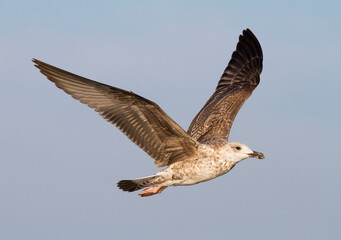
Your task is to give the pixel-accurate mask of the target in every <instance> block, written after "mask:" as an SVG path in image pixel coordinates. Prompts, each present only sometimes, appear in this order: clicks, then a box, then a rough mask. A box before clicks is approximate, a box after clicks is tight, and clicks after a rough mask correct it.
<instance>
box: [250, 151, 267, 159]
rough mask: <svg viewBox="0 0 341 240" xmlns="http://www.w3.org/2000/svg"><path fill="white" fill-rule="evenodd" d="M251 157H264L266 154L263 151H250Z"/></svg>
mask: <svg viewBox="0 0 341 240" xmlns="http://www.w3.org/2000/svg"><path fill="white" fill-rule="evenodd" d="M249 157H254V158H258V159H264V158H265V157H264V154H263V153H261V152H256V151H253V153H249Z"/></svg>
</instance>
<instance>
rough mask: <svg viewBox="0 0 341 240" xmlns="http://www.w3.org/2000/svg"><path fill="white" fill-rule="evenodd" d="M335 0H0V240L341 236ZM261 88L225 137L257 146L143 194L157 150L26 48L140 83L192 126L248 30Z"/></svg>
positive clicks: (74, 67) (79, 68) (122, 82)
mask: <svg viewBox="0 0 341 240" xmlns="http://www.w3.org/2000/svg"><path fill="white" fill-rule="evenodd" d="M340 12H341V2H340V1H282V3H278V2H275V1H194V0H193V1H84V0H82V1H34V0H32V1H13V0H12V1H6V0H5V1H4V0H2V1H1V2H0V46H1V47H0V49H1V51H0V53H1V58H0V72H1V80H0V109H1V118H0V123H1V124H0V192H1V197H0V239H18V240H19V239H20V240H21V239H25V240H29V239H44V240H45V239H49V240H50V239H52V240H53V239H163V240H168V239H283V240H284V239H285V240H287V239H340V236H341V233H340V231H341V230H340V225H341V208H340V203H341V175H340V169H341V159H340V151H341V149H340V148H341V146H340V133H341V131H340V130H341V129H340V122H341V107H340V104H341V101H340V95H339V94H340V88H341V71H340V61H341V60H340V56H341V47H340V42H341V27H340V23H341V15H340ZM245 28H250V29H251V30H252V31H253V32H254V34H255V35H256V36H257V38H258V39H259V41H260V43H261V45H262V47H263V52H264V68H263V73H262V75H261V83H260V85H259V86H258V88H257V89H256V90H255V91H254V93H253V95H252V97H251V98H250V99H249V100H248V101H247V102H246V104H245V105H244V107H243V108H242V110H241V111H240V113H239V114H238V116H237V118H236V122H235V123H234V125H233V128H232V132H231V137H230V140H235V141H241V142H244V143H246V144H247V145H249V146H250V147H251V148H253V149H254V150H257V151H261V152H263V153H264V154H265V156H266V159H265V160H264V161H261V160H257V159H247V160H245V161H243V162H241V163H239V164H238V165H237V166H236V167H235V168H234V169H233V170H232V171H231V172H230V173H228V174H227V175H225V176H222V177H220V178H217V179H215V180H213V181H209V182H206V183H202V184H199V185H195V186H191V187H170V188H168V189H167V190H166V191H165V192H163V193H162V194H161V195H157V196H154V197H150V198H140V197H138V196H137V192H136V193H126V192H122V191H121V190H119V189H118V188H117V187H116V182H117V181H119V180H121V179H127V178H128V179H129V178H136V177H143V176H146V175H150V174H153V173H155V172H157V171H158V169H156V167H155V166H154V164H153V160H152V159H151V158H150V157H149V156H148V155H147V154H145V153H144V152H143V151H142V150H140V149H139V148H138V147H137V146H135V145H134V144H133V143H131V142H130V140H129V139H128V138H126V137H125V136H124V135H123V134H122V133H120V132H119V131H118V130H117V129H116V128H115V127H113V126H112V125H110V124H109V123H107V122H106V121H104V120H103V119H101V117H99V116H98V114H97V113H95V112H94V111H93V110H92V109H90V108H88V107H87V106H85V105H83V104H81V103H79V102H77V101H75V100H74V99H72V98H71V97H70V96H68V95H66V94H65V93H64V92H62V91H61V90H59V89H57V88H56V87H55V86H54V85H53V84H52V83H51V82H49V81H48V80H47V79H46V78H45V76H43V75H42V74H41V73H39V71H38V70H37V69H36V68H34V67H33V64H32V62H31V59H32V58H37V59H40V60H42V61H46V62H47V63H50V64H52V65H55V66H57V67H60V68H63V69H66V70H68V71H71V72H73V73H76V74H78V75H81V76H85V77H88V78H90V79H94V80H97V81H100V82H104V83H106V84H110V85H113V86H116V87H119V88H123V89H127V90H131V91H134V92H135V93H137V94H140V95H142V96H144V97H146V98H148V99H151V100H153V101H155V102H156V103H158V104H159V105H160V106H161V107H162V108H163V109H164V110H165V111H166V112H167V113H168V114H169V115H170V116H171V117H173V118H174V120H175V121H177V122H178V123H179V124H180V125H181V126H182V127H183V128H184V129H186V130H187V128H188V126H189V124H190V122H191V120H192V119H193V117H194V116H195V114H196V113H197V112H198V111H199V110H200V109H201V107H202V106H203V104H204V103H205V102H206V101H207V99H208V97H209V96H210V95H211V94H212V92H213V91H214V89H215V87H216V84H217V82H218V80H219V78H220V76H221V74H222V72H223V70H224V68H225V67H226V65H227V63H228V61H229V60H230V56H231V54H232V52H233V51H234V49H235V47H236V43H237V41H238V36H239V34H241V32H242V30H243V29H245Z"/></svg>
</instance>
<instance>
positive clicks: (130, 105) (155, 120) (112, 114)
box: [33, 59, 199, 167]
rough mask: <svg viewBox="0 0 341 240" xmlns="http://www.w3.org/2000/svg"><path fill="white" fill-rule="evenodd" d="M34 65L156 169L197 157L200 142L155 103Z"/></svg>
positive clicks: (47, 65)
mask: <svg viewBox="0 0 341 240" xmlns="http://www.w3.org/2000/svg"><path fill="white" fill-rule="evenodd" d="M33 62H34V63H35V64H36V65H35V66H36V67H37V68H39V69H40V71H41V73H43V74H44V75H45V76H46V77H47V78H48V79H49V80H51V81H52V82H54V83H55V84H56V86H57V87H59V88H61V89H62V90H63V91H64V92H66V93H68V94H70V95H71V96H72V97H73V98H75V99H77V100H79V101H80V102H82V103H84V104H87V105H88V106H89V107H91V108H93V109H94V110H95V111H97V112H99V114H100V115H101V116H102V117H103V118H104V119H106V120H107V121H108V122H110V123H112V124H114V125H115V126H116V127H117V128H118V129H120V130H121V131H122V132H123V133H124V134H125V135H127V136H128V138H130V140H132V141H133V142H134V143H136V144H137V145H138V146H139V147H140V148H142V149H143V150H144V151H145V152H146V153H148V154H149V155H150V156H151V157H152V158H154V159H155V164H156V166H157V167H163V166H167V165H169V164H171V163H173V162H176V161H181V160H184V159H186V158H189V157H193V156H195V154H196V149H197V147H198V145H199V143H198V142H197V141H196V140H194V139H193V138H191V137H190V136H189V135H188V134H187V133H186V132H185V131H184V130H183V129H182V128H181V127H180V126H179V125H178V124H176V123H175V122H174V121H173V120H172V119H171V118H170V117H169V116H168V115H167V114H166V113H165V112H164V111H163V110H162V109H161V108H160V107H159V106H158V105H157V104H155V103H154V102H152V101H150V100H148V99H145V98H143V97H141V96H139V95H136V94H134V93H133V92H128V91H125V90H122V89H119V88H115V87H111V86H108V85H105V84H102V83H99V82H95V81H92V80H89V79H86V78H83V77H80V76H77V75H75V74H72V73H69V72H67V71H64V70H62V69H59V68H56V67H53V66H51V65H49V64H46V63H44V62H41V61H39V60H36V59H33Z"/></svg>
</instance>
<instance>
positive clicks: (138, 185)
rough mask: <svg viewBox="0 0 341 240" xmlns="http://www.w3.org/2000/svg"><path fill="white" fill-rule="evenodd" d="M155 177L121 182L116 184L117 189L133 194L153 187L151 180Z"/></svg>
mask: <svg viewBox="0 0 341 240" xmlns="http://www.w3.org/2000/svg"><path fill="white" fill-rule="evenodd" d="M155 177H156V176H155V175H153V176H148V177H144V178H136V179H131V180H121V181H119V182H118V183H117V187H118V188H119V189H122V190H123V191H127V192H134V191H136V190H139V189H142V188H145V187H149V186H152V185H154V183H153V180H154V178H155Z"/></svg>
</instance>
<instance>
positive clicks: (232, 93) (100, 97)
mask: <svg viewBox="0 0 341 240" xmlns="http://www.w3.org/2000/svg"><path fill="white" fill-rule="evenodd" d="M32 61H33V62H34V63H35V66H36V67H37V68H38V69H39V70H40V72H41V73H42V74H44V75H45V76H46V77H47V78H48V79H49V80H50V81H52V82H54V83H55V85H56V86H57V87H58V88H60V89H62V90H63V91H64V92H66V93H68V94H70V95H71V96H72V97H73V98H75V99H77V100H79V101H80V102H82V103H84V104H86V105H88V106H89V107H91V108H93V109H94V110H95V111H97V112H98V113H99V114H100V115H101V116H102V117H103V118H104V119H105V120H107V121H108V122H110V123H112V124H114V125H115V126H116V127H117V128H118V129H119V130H121V131H122V132H123V133H124V134H125V135H126V136H127V137H128V138H129V139H130V140H131V141H133V142H134V143H135V144H136V145H138V146H139V147H140V148H142V149H143V150H144V151H145V152H146V153H147V154H149V156H151V157H152V158H153V159H154V160H155V161H154V163H155V165H156V166H157V167H166V168H164V169H163V170H161V171H160V172H158V173H156V174H154V175H151V176H148V177H143V178H136V179H131V180H121V181H119V182H118V183H117V186H118V187H119V188H120V189H122V190H123V191H128V192H133V191H136V190H140V189H144V190H143V191H142V192H140V193H139V195H140V196H142V197H146V196H151V195H154V194H158V193H161V192H162V191H163V190H164V189H166V188H167V187H168V186H179V185H192V184H197V183H200V182H204V181H208V180H210V179H213V178H216V177H218V176H221V175H223V174H225V173H227V172H229V171H230V170H231V169H232V168H233V167H234V166H235V165H236V164H237V163H238V162H240V161H241V160H243V159H246V158H250V157H252V158H259V159H264V155H263V154H262V153H260V152H256V151H253V150H251V149H250V148H249V147H248V146H246V145H245V144H243V143H240V142H228V137H229V133H230V129H231V126H232V123H233V121H234V119H235V117H236V115H237V113H238V111H239V109H240V108H241V107H242V105H243V104H244V102H245V101H246V99H247V98H249V97H250V95H251V94H252V91H253V90H254V89H255V88H256V87H257V85H258V84H259V80H260V78H259V76H260V74H261V72H262V63H263V53H262V48H261V46H260V44H259V42H258V40H257V38H256V37H255V35H254V34H253V33H252V32H251V31H250V30H249V29H246V30H244V31H243V33H242V35H240V36H239V42H238V44H237V48H236V50H235V51H234V52H233V54H232V57H231V60H230V62H229V64H228V66H227V67H226V69H225V71H224V73H223V75H222V76H221V78H220V81H219V82H218V86H217V88H216V90H215V92H214V93H213V95H212V96H211V97H210V98H209V99H208V101H207V102H206V104H205V105H204V107H203V108H202V109H201V111H200V112H199V113H198V114H197V115H196V116H195V118H194V119H193V121H192V123H191V124H190V126H189V129H188V130H187V132H186V131H185V130H184V129H182V128H181V127H180V126H179V125H178V124H177V123H176V122H174V120H173V119H171V118H170V117H169V116H168V115H167V114H166V113H165V112H164V111H163V110H162V109H161V108H160V107H159V106H158V105H157V104H155V103H154V102H152V101H150V100H148V99H146V98H143V97H141V96H139V95H137V94H135V93H133V92H130V91H126V90H123V89H119V88H116V87H112V86H109V85H105V84H102V83H99V82H95V81H93V80H90V79H87V78H84V77H81V76H78V75H75V74H73V73H70V72H67V71H64V70H62V69H59V68H56V67H54V66H51V65H49V64H46V63H44V62H42V61H39V60H37V59H33V60H32Z"/></svg>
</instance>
